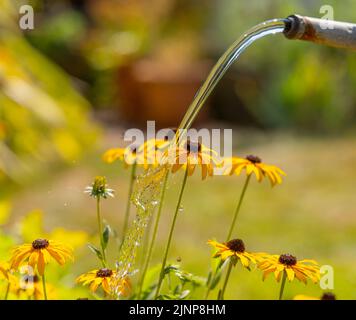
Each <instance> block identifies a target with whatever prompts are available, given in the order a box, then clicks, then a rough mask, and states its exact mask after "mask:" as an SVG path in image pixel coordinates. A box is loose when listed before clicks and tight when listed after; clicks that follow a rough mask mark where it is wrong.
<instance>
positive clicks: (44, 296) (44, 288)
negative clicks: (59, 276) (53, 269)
mask: <svg viewBox="0 0 356 320" xmlns="http://www.w3.org/2000/svg"><path fill="white" fill-rule="evenodd" d="M42 287H43V298H44V300H47V289H46V277H45V274H44V273H43V275H42Z"/></svg>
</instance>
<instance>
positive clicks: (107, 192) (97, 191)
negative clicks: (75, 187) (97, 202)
mask: <svg viewBox="0 0 356 320" xmlns="http://www.w3.org/2000/svg"><path fill="white" fill-rule="evenodd" d="M84 192H85V193H88V194H89V195H90V196H92V197H94V198H100V197H101V198H104V199H106V198H107V197H114V190H113V189H109V188H108V185H107V183H106V178H105V177H101V176H98V177H95V180H94V182H93V183H92V185H91V186H88V187H86V188H85V191H84Z"/></svg>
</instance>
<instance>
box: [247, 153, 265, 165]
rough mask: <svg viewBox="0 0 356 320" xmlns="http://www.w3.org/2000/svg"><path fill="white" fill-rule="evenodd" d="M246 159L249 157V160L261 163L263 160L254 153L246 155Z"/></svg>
mask: <svg viewBox="0 0 356 320" xmlns="http://www.w3.org/2000/svg"><path fill="white" fill-rule="evenodd" d="M246 159H247V160H248V161H251V162H252V163H261V162H262V160H261V159H260V158H259V157H257V156H254V155H252V154H250V155H248V156H246Z"/></svg>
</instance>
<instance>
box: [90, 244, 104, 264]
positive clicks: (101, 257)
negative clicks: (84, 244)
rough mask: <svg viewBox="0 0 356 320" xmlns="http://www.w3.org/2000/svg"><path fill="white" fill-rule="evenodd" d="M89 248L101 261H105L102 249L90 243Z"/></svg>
mask: <svg viewBox="0 0 356 320" xmlns="http://www.w3.org/2000/svg"><path fill="white" fill-rule="evenodd" d="M88 248H89V249H90V250H91V251H92V252H93V253H94V254H95V255H96V256H97V257H98V259H99V260H100V261H103V255H102V254H101V252H100V250H99V249H98V248H97V247H95V246H94V245H92V244H90V243H88Z"/></svg>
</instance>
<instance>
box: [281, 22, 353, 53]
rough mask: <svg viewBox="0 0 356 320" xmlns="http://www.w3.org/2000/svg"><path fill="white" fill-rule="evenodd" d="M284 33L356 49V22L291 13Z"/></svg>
mask: <svg viewBox="0 0 356 320" xmlns="http://www.w3.org/2000/svg"><path fill="white" fill-rule="evenodd" d="M285 23H286V28H285V30H284V35H285V36H286V37H287V38H288V39H297V40H305V41H310V42H314V43H318V44H322V45H325V46H330V47H336V48H344V49H351V50H355V51H356V24H352V23H347V22H339V21H332V20H323V19H317V18H311V17H304V16H299V15H291V16H289V17H288V18H287V19H286V20H285Z"/></svg>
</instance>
